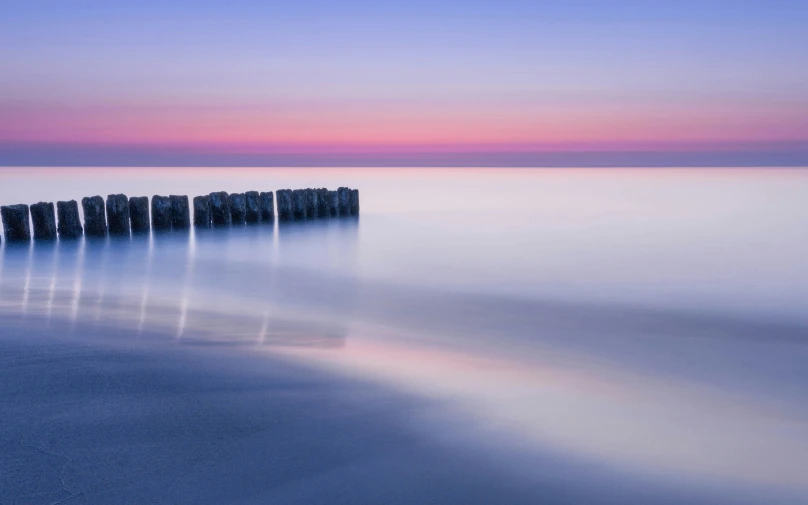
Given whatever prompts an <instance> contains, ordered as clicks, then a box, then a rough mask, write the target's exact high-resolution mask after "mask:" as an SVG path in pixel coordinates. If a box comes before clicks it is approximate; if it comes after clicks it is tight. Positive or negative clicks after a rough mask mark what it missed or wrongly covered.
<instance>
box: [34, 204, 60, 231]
mask: <svg viewBox="0 0 808 505" xmlns="http://www.w3.org/2000/svg"><path fill="white" fill-rule="evenodd" d="M31 221H32V222H33V225H34V238H35V239H36V240H52V239H55V238H56V211H55V210H54V207H53V202H39V203H35V204H33V205H31Z"/></svg>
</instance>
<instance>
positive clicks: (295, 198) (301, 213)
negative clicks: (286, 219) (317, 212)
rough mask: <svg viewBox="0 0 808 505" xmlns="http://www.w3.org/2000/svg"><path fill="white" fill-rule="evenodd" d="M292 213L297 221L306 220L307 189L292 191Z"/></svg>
mask: <svg viewBox="0 0 808 505" xmlns="http://www.w3.org/2000/svg"><path fill="white" fill-rule="evenodd" d="M292 215H293V217H294V219H295V221H305V220H306V190H305V189H296V190H294V191H292Z"/></svg>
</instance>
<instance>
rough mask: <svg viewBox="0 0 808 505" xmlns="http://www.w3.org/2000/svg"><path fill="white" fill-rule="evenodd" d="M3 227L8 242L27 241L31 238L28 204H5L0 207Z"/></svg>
mask: <svg viewBox="0 0 808 505" xmlns="http://www.w3.org/2000/svg"><path fill="white" fill-rule="evenodd" d="M0 216H2V219H3V228H5V232H6V241H8V242H23V241H25V242H27V241H29V240H31V226H30V222H29V220H28V206H27V205H23V204H19V205H6V206H3V207H0Z"/></svg>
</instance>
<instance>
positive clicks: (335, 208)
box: [327, 191, 339, 217]
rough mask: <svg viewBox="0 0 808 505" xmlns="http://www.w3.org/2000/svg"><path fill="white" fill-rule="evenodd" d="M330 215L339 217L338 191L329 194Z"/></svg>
mask: <svg viewBox="0 0 808 505" xmlns="http://www.w3.org/2000/svg"><path fill="white" fill-rule="evenodd" d="M327 196H328V215H329V216H330V217H339V196H338V195H337V192H336V191H329V192H328V195H327Z"/></svg>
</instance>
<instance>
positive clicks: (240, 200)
mask: <svg viewBox="0 0 808 505" xmlns="http://www.w3.org/2000/svg"><path fill="white" fill-rule="evenodd" d="M246 218H247V197H246V196H245V195H244V193H232V194H231V195H230V223H231V224H234V225H236V224H244V221H245V219H246Z"/></svg>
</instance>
